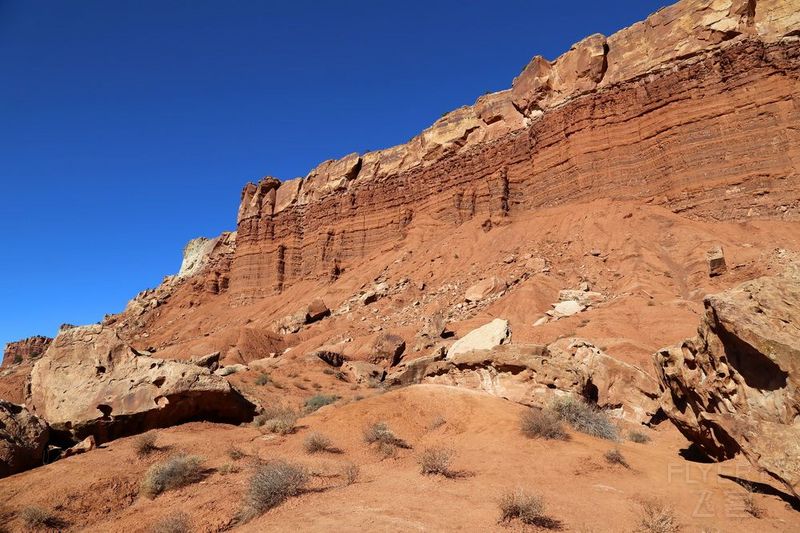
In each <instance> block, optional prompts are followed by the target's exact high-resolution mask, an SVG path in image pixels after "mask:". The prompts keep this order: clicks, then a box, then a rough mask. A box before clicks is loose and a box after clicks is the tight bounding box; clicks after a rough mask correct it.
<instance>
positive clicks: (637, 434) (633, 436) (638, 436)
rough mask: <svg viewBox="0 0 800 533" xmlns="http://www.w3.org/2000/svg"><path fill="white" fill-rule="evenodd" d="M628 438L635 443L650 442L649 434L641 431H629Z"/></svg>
mask: <svg viewBox="0 0 800 533" xmlns="http://www.w3.org/2000/svg"><path fill="white" fill-rule="evenodd" d="M628 440H629V441H631V442H635V443H637V444H647V443H648V442H650V436H649V435H647V434H646V433H642V432H641V431H636V430H634V431H631V432H629V433H628Z"/></svg>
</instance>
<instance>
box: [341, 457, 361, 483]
mask: <svg viewBox="0 0 800 533" xmlns="http://www.w3.org/2000/svg"><path fill="white" fill-rule="evenodd" d="M360 474H361V468H359V466H358V465H357V464H355V463H350V462H347V463H345V464H344V466H342V477H343V478H344V482H345V484H346V485H352V484H353V483H355V482H356V481H358V476H359V475H360Z"/></svg>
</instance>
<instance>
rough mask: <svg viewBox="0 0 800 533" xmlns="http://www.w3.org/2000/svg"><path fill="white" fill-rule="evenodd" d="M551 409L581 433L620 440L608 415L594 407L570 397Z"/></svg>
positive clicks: (560, 400)
mask: <svg viewBox="0 0 800 533" xmlns="http://www.w3.org/2000/svg"><path fill="white" fill-rule="evenodd" d="M551 409H552V410H553V411H554V412H555V413H556V414H557V415H558V417H559V418H560V419H561V420H563V421H564V422H566V423H567V424H569V425H570V426H572V427H573V428H575V430H577V431H580V432H581V433H586V434H587V435H591V436H593V437H599V438H601V439H607V440H618V438H619V435H618V432H617V427H616V426H615V425H614V424H613V423H612V422H611V420H610V419H609V417H608V415H607V414H606V413H604V412H603V411H601V410H600V409H598V408H597V407H596V406H594V405H589V404H588V403H586V402H584V401H582V400H577V399H574V398H572V397H571V396H570V397H566V398H559V399H557V400H556V401H554V402H553V404H552V405H551Z"/></svg>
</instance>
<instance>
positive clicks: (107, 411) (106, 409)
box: [97, 403, 113, 418]
mask: <svg viewBox="0 0 800 533" xmlns="http://www.w3.org/2000/svg"><path fill="white" fill-rule="evenodd" d="M97 409H99V410H100V412H101V413H103V418H109V417H111V412H112V411H113V409H112V407H111V406H110V405H106V404H104V403H101V404H99V405H98V406H97Z"/></svg>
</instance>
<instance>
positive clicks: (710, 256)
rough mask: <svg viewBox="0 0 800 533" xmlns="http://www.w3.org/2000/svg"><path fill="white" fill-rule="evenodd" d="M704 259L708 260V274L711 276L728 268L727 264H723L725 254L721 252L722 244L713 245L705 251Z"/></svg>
mask: <svg viewBox="0 0 800 533" xmlns="http://www.w3.org/2000/svg"><path fill="white" fill-rule="evenodd" d="M706 260H707V261H708V276H709V277H710V278H713V277H715V276H719V275H722V274H724V273H725V271H726V270H728V265H727V264H725V254H724V253H723V252H722V246H715V247H713V248H712V249H711V250H709V251H708V252H707V253H706Z"/></svg>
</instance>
